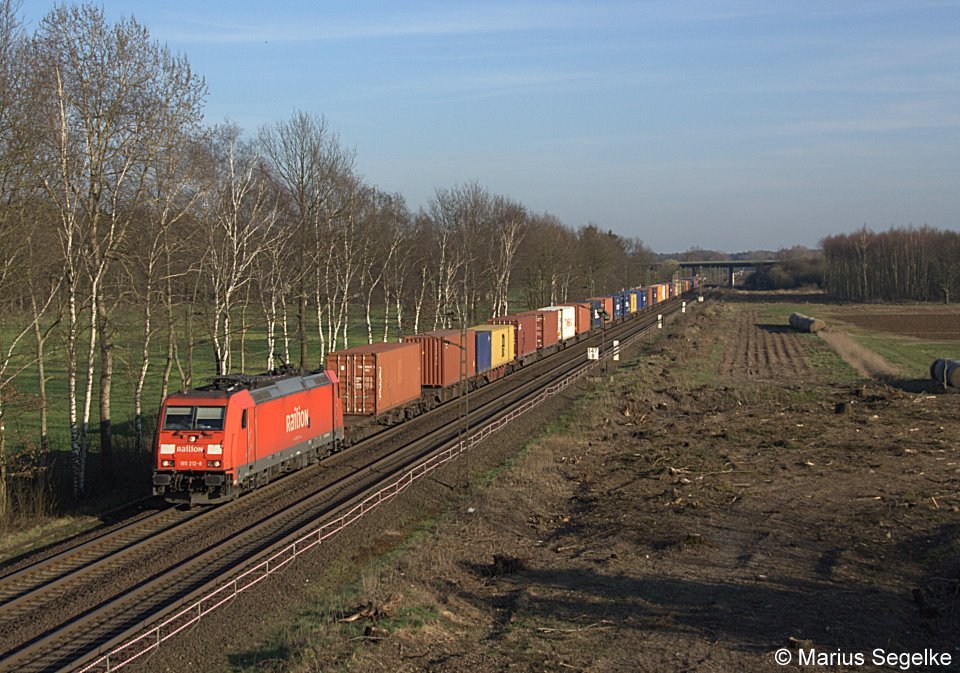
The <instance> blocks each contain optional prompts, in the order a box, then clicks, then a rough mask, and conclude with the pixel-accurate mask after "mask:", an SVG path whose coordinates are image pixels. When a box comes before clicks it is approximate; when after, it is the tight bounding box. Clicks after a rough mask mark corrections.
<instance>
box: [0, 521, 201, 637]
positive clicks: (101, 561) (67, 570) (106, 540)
mask: <svg viewBox="0 0 960 673" xmlns="http://www.w3.org/2000/svg"><path fill="white" fill-rule="evenodd" d="M200 513H201V512H200V510H182V509H178V508H176V507H168V508H166V509H163V510H161V511H159V512H157V513H155V514H152V515H150V516H148V517H146V518H144V519H140V520H138V521H134V522H132V523H129V524H127V525H125V526H122V527H120V528H118V529H115V530H113V531H110V532H108V533H105V534H103V535H100V536H98V537H96V538H94V539H92V540H88V541H87V542H84V543H82V544H80V545H77V546H75V547H72V548H70V549H67V550H66V551H63V552H60V553H59V554H56V555H54V556H51V557H49V558H46V559H43V560H42V561H38V562H37V563H34V564H32V565H29V566H27V567H26V568H22V569H20V570H17V571H14V572H12V573H9V574H7V575H5V576H3V577H2V578H0V625H2V624H3V623H4V622H8V621H11V620H16V619H22V618H23V617H24V615H26V614H27V613H29V612H31V611H32V610H36V609H38V608H40V607H42V606H43V605H45V604H46V603H48V602H50V601H52V600H54V599H55V598H57V597H58V596H62V595H63V594H65V593H68V592H70V591H72V590H74V589H75V588H76V587H77V586H78V585H79V584H81V583H82V582H85V581H87V580H88V579H89V578H90V577H91V576H92V575H94V574H96V573H97V572H98V571H101V572H102V571H103V569H104V568H105V566H106V565H107V564H108V563H115V562H116V561H117V560H118V559H119V558H122V557H123V556H125V555H128V554H133V553H136V552H139V551H140V548H141V547H142V546H143V545H146V544H150V543H153V544H156V543H159V542H160V541H162V539H163V537H162V534H163V533H165V532H167V531H170V530H172V529H173V528H176V527H177V526H179V525H180V524H182V523H184V522H186V521H189V520H190V519H192V518H193V517H195V516H199V515H200Z"/></svg>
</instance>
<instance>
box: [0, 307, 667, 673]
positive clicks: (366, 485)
mask: <svg viewBox="0 0 960 673" xmlns="http://www.w3.org/2000/svg"><path fill="white" fill-rule="evenodd" d="M658 310H659V312H661V313H663V314H664V315H667V314H669V313H672V312H675V311H676V310H679V304H678V303H677V304H672V305H669V306H664V307H661V308H659V309H658ZM656 323H657V316H656V315H655V314H646V315H641V316H640V317H639V318H635V319H633V320H628V321H626V322H623V323H620V324H618V325H615V326H612V327H610V328H608V329H607V331H606V334H605V335H604V338H606V339H607V340H612V339H616V338H620V339H621V340H625V337H629V336H630V335H633V336H636V335H637V334H639V333H641V332H644V331H646V330H648V329H650V328H651V327H654V326H655V325H656ZM599 339H600V337H599V336H597V337H593V338H591V339H590V340H586V341H585V342H580V343H579V344H577V345H576V347H574V348H572V349H571V348H568V349H566V350H565V351H560V353H559V354H558V355H560V354H563V353H566V356H565V357H551V358H547V359H545V360H543V361H541V362H538V363H536V365H533V366H530V367H528V368H524V369H522V370H521V373H522V372H524V371H526V372H527V376H523V377H517V378H514V377H510V379H512V381H511V384H513V386H514V387H513V388H511V389H510V390H508V391H506V392H500V391H502V390H503V388H499V387H495V386H487V387H486V388H496V390H491V391H488V392H489V394H488V395H487V396H486V397H489V398H490V399H488V400H487V401H485V402H482V403H479V404H477V406H476V408H474V409H473V410H471V412H470V415H469V424H470V426H471V427H474V428H475V427H478V426H483V425H485V424H488V423H491V422H494V421H496V419H497V418H501V417H503V416H504V415H505V414H508V413H510V410H511V409H515V408H516V407H517V405H522V404H524V401H525V400H528V399H529V398H530V397H531V396H533V395H535V394H536V391H537V390H539V389H542V388H543V387H544V385H547V384H549V383H550V382H552V381H559V380H564V379H565V377H570V376H571V375H572V374H573V373H575V372H578V371H582V370H583V369H584V368H585V367H586V366H587V365H586V364H585V363H584V360H583V349H584V348H585V347H586V345H587V344H588V343H591V342H593V341H595V340H596V341H599ZM608 343H609V341H608ZM535 370H537V371H536V373H537V375H536V376H533V375H534V372H535ZM521 378H523V379H528V380H524V381H521V380H520V379H521ZM481 390H484V389H481ZM471 397H472V398H474V399H475V398H476V397H477V395H476V394H475V395H472V396H471ZM432 413H435V412H432ZM427 416H430V414H427ZM404 429H405V426H398V427H397V428H393V429H391V430H390V431H386V432H384V433H381V434H380V435H377V436H376V437H375V438H372V439H368V440H366V441H365V442H363V444H368V443H379V442H381V441H382V440H383V439H384V435H391V434H397V435H402V434H403V431H404ZM460 433H461V430H460V428H459V427H458V426H457V424H456V423H449V422H448V423H442V424H440V426H439V427H438V428H435V429H431V430H429V431H426V434H423V435H422V436H420V437H419V438H417V439H414V440H412V441H408V442H406V444H405V445H404V446H402V448H400V449H398V450H394V451H391V452H389V453H387V454H386V455H382V456H379V457H375V458H372V459H371V460H369V461H368V462H366V463H365V464H364V465H362V466H361V467H359V468H356V469H354V470H353V471H352V474H349V475H348V476H346V477H344V478H339V479H336V480H335V481H333V482H332V483H329V484H328V485H326V486H324V487H322V488H320V489H319V490H317V489H316V488H314V489H313V491H312V492H310V493H309V494H308V495H306V496H304V497H302V498H299V499H297V500H295V501H294V502H292V503H289V504H287V505H286V506H284V507H283V508H281V509H280V510H279V511H277V512H275V513H274V514H272V515H270V516H268V517H266V518H265V519H263V520H262V521H258V522H256V523H253V524H251V525H249V526H247V527H246V528H244V529H243V530H241V531H239V532H234V533H233V534H230V535H228V536H227V539H226V540H223V541H219V542H214V543H212V544H210V545H209V546H207V547H206V548H205V549H203V550H202V551H201V552H199V553H196V554H194V555H192V556H191V557H190V558H189V559H186V560H184V561H181V562H179V563H176V564H174V565H173V567H170V568H167V569H165V570H162V571H159V572H157V573H154V574H153V575H151V576H149V577H145V578H142V579H141V580H140V581H139V582H138V583H137V584H136V585H135V586H132V587H126V588H125V589H122V590H120V591H118V592H117V593H116V594H114V595H113V596H111V597H110V598H108V599H107V600H104V601H103V602H101V603H100V604H99V605H97V606H96V607H95V608H93V609H91V610H87V611H85V612H83V613H81V614H79V615H76V616H75V617H73V618H69V619H67V620H66V622H65V623H64V624H62V625H58V626H57V627H55V628H51V629H47V630H46V631H44V632H43V633H38V634H36V635H35V636H34V637H33V638H31V639H29V640H28V641H27V642H24V643H22V644H21V645H20V646H19V647H16V648H13V649H11V650H9V651H8V652H7V655H5V656H6V658H5V659H4V660H3V661H2V662H0V670H17V671H57V670H70V669H71V668H72V667H74V666H76V665H78V664H79V663H80V662H83V661H86V660H90V659H93V658H95V657H96V656H97V653H98V652H101V651H103V650H104V649H105V648H107V647H109V646H112V645H115V644H117V643H119V642H122V641H124V640H125V639H127V638H129V637H130V635H131V634H132V633H134V632H137V631H139V630H142V628H143V627H144V625H145V624H148V623H150V622H152V621H155V620H157V619H159V618H160V616H162V615H163V614H166V613H169V612H170V611H171V610H173V609H174V608H175V607H176V606H178V605H183V604H185V603H187V602H189V601H190V600H191V599H194V598H196V597H197V596H200V595H202V594H204V593H205V592H209V591H211V590H212V588H213V587H214V586H215V585H217V584H218V583H222V582H223V581H224V580H225V578H226V579H227V581H229V578H231V577H235V576H236V575H237V574H238V572H239V570H238V568H245V567H248V566H250V565H252V564H255V563H256V562H257V561H258V560H259V559H261V558H263V557H267V556H269V555H270V554H271V553H274V551H275V550H276V549H278V548H281V547H283V545H284V544H286V543H288V542H289V541H290V540H291V539H295V538H297V536H298V535H302V534H303V532H304V530H305V529H307V528H310V527H312V526H316V525H317V524H318V523H320V522H323V521H324V520H325V518H330V517H333V516H334V515H335V513H336V512H338V511H341V510H343V509H345V508H348V507H349V506H350V505H351V503H355V502H356V501H358V500H360V499H362V498H363V496H364V494H366V493H369V492H370V491H371V490H373V489H375V488H376V487H377V486H378V485H382V484H383V483H384V482H386V481H389V480H390V479H391V478H396V477H397V475H400V474H402V473H404V471H405V470H409V469H410V468H411V466H413V465H415V464H418V463H419V462H421V461H424V460H425V459H427V458H428V457H429V456H431V455H435V454H437V453H438V452H439V451H442V450H443V449H444V447H447V446H449V445H450V444H451V443H455V442H456V441H457V439H458V435H459V434H460ZM358 446H360V445H358ZM340 455H341V456H344V455H346V454H340ZM323 465H324V463H321V466H323ZM315 467H316V466H315ZM310 469H311V468H308V470H310ZM308 470H301V473H307V472H308ZM298 474H300V473H298ZM280 483H281V482H275V484H272V485H271V486H273V487H276V485H277V484H280ZM267 488H268V489H269V488H270V487H267ZM265 490H267V489H261V491H265ZM248 498H249V499H252V496H248ZM248 498H244V499H241V500H238V501H234V502H233V503H229V504H227V505H224V506H222V507H220V508H216V509H214V510H212V511H210V512H209V513H208V514H207V515H206V516H204V517H202V518H203V519H211V518H213V519H217V518H219V517H218V516H217V515H218V514H220V515H221V516H224V515H226V516H229V510H231V509H232V507H240V506H242V505H243V504H244V501H245V500H248ZM160 514H163V513H162V512H161V513H158V515H157V517H158V520H159V515H160ZM199 518H201V517H199V516H196V517H190V518H189V519H184V520H183V521H182V522H180V524H173V523H170V524H169V525H168V526H167V527H166V528H163V529H162V530H160V531H159V532H157V533H156V534H154V535H152V536H150V537H147V538H143V539H140V540H137V541H135V542H134V543H133V544H130V545H128V546H126V547H122V546H121V548H120V549H119V551H118V552H115V553H114V554H109V553H106V552H104V551H101V552H97V554H98V555H96V556H95V558H94V560H92V561H88V562H87V563H85V564H83V563H81V564H80V566H79V569H78V570H77V571H75V572H70V571H69V570H57V571H56V572H54V576H53V577H52V579H50V580H48V581H46V582H36V581H35V585H34V586H33V588H28V589H26V590H21V591H20V592H19V594H17V593H16V591H15V590H14V594H15V595H14V597H13V598H12V599H11V602H8V603H6V604H4V605H3V606H0V614H3V616H2V617H0V622H2V621H3V620H4V619H6V618H7V617H6V615H5V613H6V605H11V604H13V603H12V601H18V603H17V604H16V605H19V606H21V607H23V608H24V610H23V611H20V612H18V613H17V614H18V615H19V618H21V619H22V618H23V616H24V615H26V614H28V613H29V610H31V609H37V606H42V605H45V604H48V603H50V602H51V601H52V600H53V599H54V598H55V597H56V596H57V595H60V596H62V595H63V593H64V592H65V591H76V590H77V587H80V586H82V585H83V582H85V581H87V579H85V578H90V577H94V576H95V574H96V569H107V568H109V567H111V566H113V565H115V564H116V563H118V562H120V560H121V558H122V557H126V558H131V559H133V558H135V557H136V555H137V553H142V552H144V551H147V552H148V551H149V549H156V548H157V547H156V545H162V544H164V543H165V542H166V539H167V538H166V537H165V536H169V535H172V533H173V532H174V531H175V530H176V529H180V528H184V527H186V526H184V525H181V524H186V523H187V522H188V521H191V520H192V521H194V522H195V521H196V520H198V519H199ZM116 533H117V534H118V536H116V537H113V538H112V539H113V542H111V544H114V545H116V544H118V542H119V540H120V539H121V537H120V536H119V534H120V531H116ZM94 542H95V541H94ZM93 546H94V545H91V547H93ZM71 552H75V553H73V554H68V555H67V556H69V557H72V558H74V559H80V558H82V557H83V555H84V551H83V550H80V549H78V550H71ZM90 553H92V549H91V551H90ZM54 558H56V557H54ZM48 561H50V562H51V563H53V565H50V566H49V567H50V568H53V567H55V563H54V559H49V560H48ZM74 562H75V563H76V560H75V561H74ZM44 563H46V562H44ZM25 570H30V569H29V568H28V569H25ZM29 575H30V574H29V573H27V574H26V575H24V577H27V576H29ZM9 577H10V578H11V579H12V578H13V576H12V575H11V576H9ZM34 577H42V573H41V574H37V572H35V573H34ZM6 579H7V578H4V580H5V581H6ZM234 581H235V580H234ZM3 586H4V584H0V590H2V588H3ZM12 586H14V585H13V584H11V587H12ZM57 592H59V593H57ZM11 614H12V613H11ZM14 618H17V617H14ZM98 670H110V669H109V664H107V666H106V667H103V668H101V669H98Z"/></svg>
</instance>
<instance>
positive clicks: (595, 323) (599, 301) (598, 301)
mask: <svg viewBox="0 0 960 673" xmlns="http://www.w3.org/2000/svg"><path fill="white" fill-rule="evenodd" d="M587 301H588V302H590V327H600V321H601V318H600V311H605V312H606V314H607V317H606V320H607V321H610V320H613V297H590V298H589V299H588V300H587Z"/></svg>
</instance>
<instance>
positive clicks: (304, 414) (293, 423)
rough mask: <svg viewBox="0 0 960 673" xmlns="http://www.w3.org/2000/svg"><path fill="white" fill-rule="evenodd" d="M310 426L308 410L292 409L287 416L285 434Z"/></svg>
mask: <svg viewBox="0 0 960 673" xmlns="http://www.w3.org/2000/svg"><path fill="white" fill-rule="evenodd" d="M309 425H310V410H309V409H301V408H300V407H294V408H293V413H292V414H287V432H293V431H294V430H300V429H301V428H306V427H308V426H309Z"/></svg>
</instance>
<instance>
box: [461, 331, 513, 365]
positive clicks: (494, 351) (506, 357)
mask: <svg viewBox="0 0 960 673" xmlns="http://www.w3.org/2000/svg"><path fill="white" fill-rule="evenodd" d="M470 329H472V330H476V331H477V332H490V367H491V368H493V367H499V366H500V365H505V364H507V363H508V362H513V361H514V360H516V359H517V355H516V352H517V351H516V344H515V343H514V334H515V330H516V328H515V327H514V326H513V325H477V326H476V327H471V328H470Z"/></svg>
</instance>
